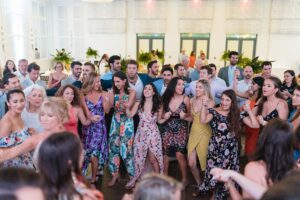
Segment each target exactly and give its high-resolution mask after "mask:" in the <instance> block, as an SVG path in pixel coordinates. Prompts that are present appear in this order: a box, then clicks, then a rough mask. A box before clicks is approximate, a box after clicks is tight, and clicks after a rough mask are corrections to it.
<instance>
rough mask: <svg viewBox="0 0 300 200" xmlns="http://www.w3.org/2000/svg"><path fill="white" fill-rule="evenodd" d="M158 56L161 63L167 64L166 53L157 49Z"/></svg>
mask: <svg viewBox="0 0 300 200" xmlns="http://www.w3.org/2000/svg"><path fill="white" fill-rule="evenodd" d="M156 55H157V57H158V59H159V61H160V62H161V63H164V62H165V52H163V51H159V50H158V49H156Z"/></svg>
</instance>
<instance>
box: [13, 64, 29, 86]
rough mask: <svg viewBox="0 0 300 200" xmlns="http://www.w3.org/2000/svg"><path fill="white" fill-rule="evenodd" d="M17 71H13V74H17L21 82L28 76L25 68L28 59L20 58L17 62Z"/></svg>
mask: <svg viewBox="0 0 300 200" xmlns="http://www.w3.org/2000/svg"><path fill="white" fill-rule="evenodd" d="M18 67H19V69H18V71H15V72H14V74H15V75H17V77H18V78H19V80H20V82H21V83H22V82H23V81H24V80H25V79H26V78H28V74H27V68H28V60H26V59H21V60H19V64H18Z"/></svg>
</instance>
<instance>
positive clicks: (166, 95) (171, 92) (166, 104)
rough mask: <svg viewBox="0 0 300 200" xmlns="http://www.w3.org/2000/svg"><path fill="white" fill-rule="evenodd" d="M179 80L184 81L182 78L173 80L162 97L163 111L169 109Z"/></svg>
mask: <svg viewBox="0 0 300 200" xmlns="http://www.w3.org/2000/svg"><path fill="white" fill-rule="evenodd" d="M179 80H182V81H184V80H183V79H182V78H180V77H174V78H172V79H171V81H170V83H169V84H168V86H167V88H166V91H165V93H164V94H163V96H162V103H163V109H164V111H167V110H168V107H169V103H170V101H171V99H172V97H173V96H174V93H175V89H176V86H177V83H178V81H179ZM183 94H184V90H183Z"/></svg>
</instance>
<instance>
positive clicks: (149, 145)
mask: <svg viewBox="0 0 300 200" xmlns="http://www.w3.org/2000/svg"><path fill="white" fill-rule="evenodd" d="M160 107H161V102H160V97H159V94H158V92H157V90H156V88H155V86H154V85H153V84H152V83H149V84H147V85H146V86H145V87H144V91H143V94H142V100H141V102H136V103H135V104H134V106H133V107H132V109H131V110H129V108H128V109H127V110H126V112H127V115H128V116H130V117H133V116H134V115H135V113H136V112H138V114H139V117H140V122H139V126H138V129H137V132H136V134H135V138H134V143H133V149H134V166H135V175H134V177H133V179H131V180H130V182H129V183H128V184H127V186H128V187H134V185H135V182H136V181H137V180H138V179H139V177H140V176H141V175H142V173H143V171H144V169H145V168H146V159H147V158H148V159H149V160H150V163H151V165H152V168H153V169H154V172H155V173H163V155H162V140H161V136H160V132H159V130H158V126H157V121H159V119H160V118H161V117H160V115H158V110H159V109H160Z"/></svg>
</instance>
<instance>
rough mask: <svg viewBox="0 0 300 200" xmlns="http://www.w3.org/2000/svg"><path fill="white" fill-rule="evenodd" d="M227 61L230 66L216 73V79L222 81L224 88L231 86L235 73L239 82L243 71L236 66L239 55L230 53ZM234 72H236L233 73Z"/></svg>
mask: <svg viewBox="0 0 300 200" xmlns="http://www.w3.org/2000/svg"><path fill="white" fill-rule="evenodd" d="M229 59H230V60H229V61H230V65H229V66H226V67H222V68H221V69H220V71H219V73H218V77H220V78H221V79H223V80H224V81H225V82H226V86H227V87H228V86H232V84H233V80H234V77H235V73H239V74H238V79H239V80H241V79H242V78H243V77H242V74H243V69H242V68H240V67H238V66H237V63H238V61H239V53H238V52H236V51H231V52H230V53H229ZM235 70H238V72H235Z"/></svg>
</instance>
